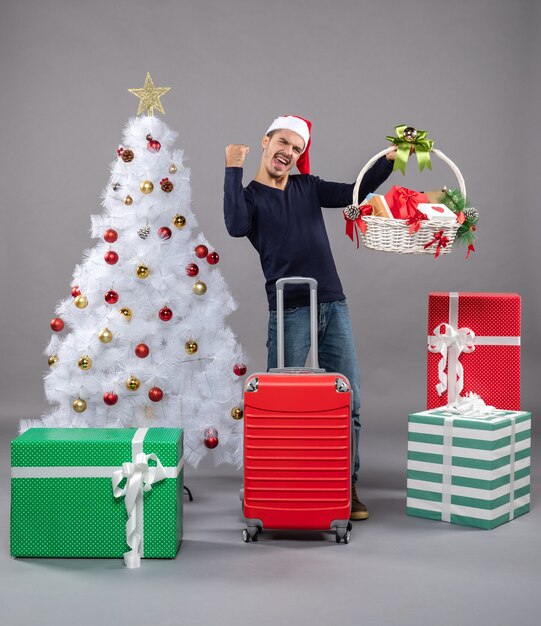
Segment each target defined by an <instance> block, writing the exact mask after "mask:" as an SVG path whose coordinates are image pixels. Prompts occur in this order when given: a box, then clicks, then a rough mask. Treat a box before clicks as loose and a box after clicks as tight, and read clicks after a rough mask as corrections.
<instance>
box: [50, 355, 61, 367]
mask: <svg viewBox="0 0 541 626" xmlns="http://www.w3.org/2000/svg"><path fill="white" fill-rule="evenodd" d="M58 361H59V359H58V354H51V356H50V357H49V358H48V359H47V363H49V366H50V367H52V366H53V365H56V364H57V363H58Z"/></svg>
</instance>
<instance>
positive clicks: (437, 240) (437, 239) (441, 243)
mask: <svg viewBox="0 0 541 626" xmlns="http://www.w3.org/2000/svg"><path fill="white" fill-rule="evenodd" d="M448 243H449V237H445V235H444V234H443V229H442V230H440V231H439V232H437V233H436V234H435V235H434V239H432V241H429V242H428V243H425V245H424V247H425V248H430V246H432V245H433V244H437V247H436V254H435V255H434V258H435V259H437V258H438V257H439V256H440V250H441V249H442V248H446V247H447V244H448Z"/></svg>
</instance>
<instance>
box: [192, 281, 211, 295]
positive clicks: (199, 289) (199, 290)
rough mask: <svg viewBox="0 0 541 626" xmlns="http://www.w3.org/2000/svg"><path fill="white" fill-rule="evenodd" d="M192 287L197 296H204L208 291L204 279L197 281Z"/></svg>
mask: <svg viewBox="0 0 541 626" xmlns="http://www.w3.org/2000/svg"><path fill="white" fill-rule="evenodd" d="M192 289H193V292H194V293H195V295H196V296H202V295H203V294H204V293H205V292H206V291H207V286H206V285H205V283H204V282H203V281H202V280H198V281H196V282H195V284H194V286H193V287H192Z"/></svg>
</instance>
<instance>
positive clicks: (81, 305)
mask: <svg viewBox="0 0 541 626" xmlns="http://www.w3.org/2000/svg"><path fill="white" fill-rule="evenodd" d="M73 303H74V304H75V306H76V307H77V308H78V309H85V308H86V307H87V306H88V298H87V297H86V296H83V294H81V295H79V296H77V297H76V298H75V300H74V301H73Z"/></svg>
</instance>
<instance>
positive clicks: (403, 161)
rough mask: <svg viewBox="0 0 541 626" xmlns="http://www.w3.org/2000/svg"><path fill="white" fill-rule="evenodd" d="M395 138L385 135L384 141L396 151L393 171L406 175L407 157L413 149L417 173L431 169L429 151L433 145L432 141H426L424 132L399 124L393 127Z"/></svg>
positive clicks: (426, 135)
mask: <svg viewBox="0 0 541 626" xmlns="http://www.w3.org/2000/svg"><path fill="white" fill-rule="evenodd" d="M395 133H396V137H392V136H391V135H387V137H385V139H387V141H391V142H392V143H394V144H395V145H396V146H398V149H397V151H396V156H395V159H394V165H393V171H395V170H400V171H401V172H402V174H405V173H406V165H407V163H408V159H409V156H410V154H411V152H412V148H414V151H415V155H416V156H417V164H418V165H419V171H420V172H422V171H423V170H424V168H425V167H427V168H428V169H429V170H431V169H432V163H431V161H430V151H431V150H432V146H433V145H434V141H433V140H432V139H428V133H427V131H426V130H417V129H416V128H413V126H406V125H405V124H401V125H399V126H395Z"/></svg>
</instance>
